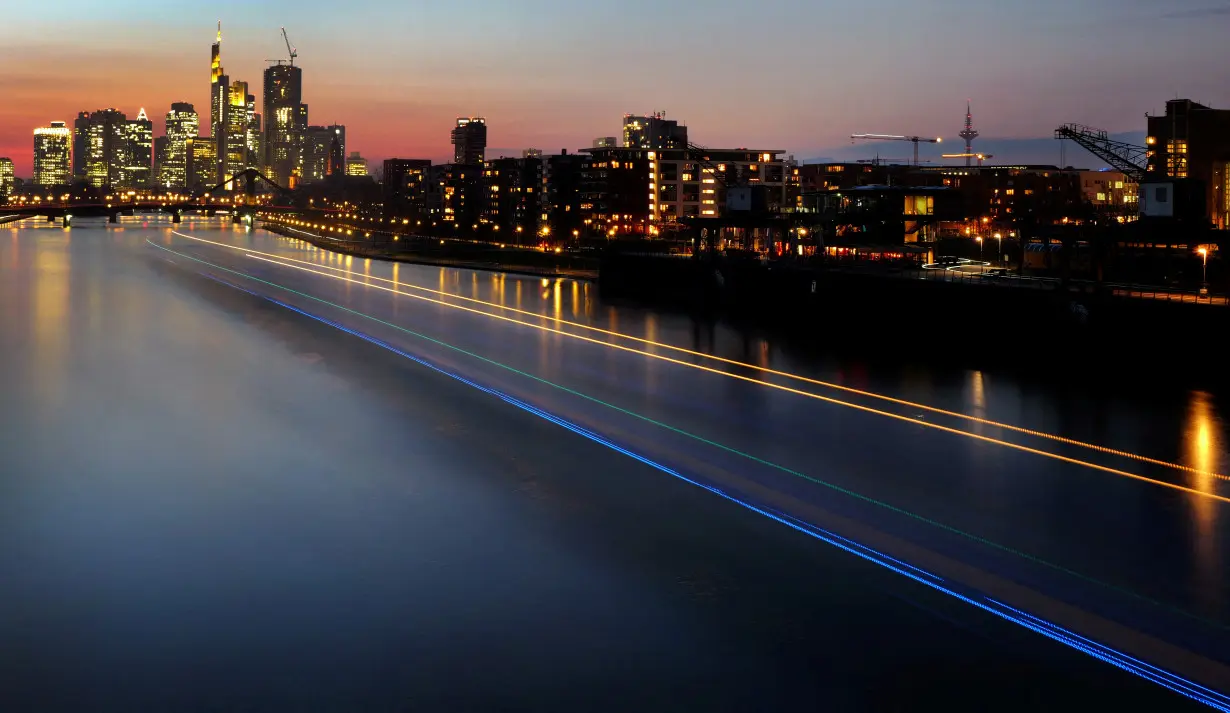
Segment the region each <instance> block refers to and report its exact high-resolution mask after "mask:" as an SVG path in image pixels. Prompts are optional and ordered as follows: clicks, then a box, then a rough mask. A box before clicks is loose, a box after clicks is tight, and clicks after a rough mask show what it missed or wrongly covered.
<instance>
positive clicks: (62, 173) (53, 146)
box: [34, 121, 72, 186]
mask: <svg viewBox="0 0 1230 713" xmlns="http://www.w3.org/2000/svg"><path fill="white" fill-rule="evenodd" d="M71 156H72V131H70V130H69V128H68V126H67V125H66V124H65V123H64V122H63V121H53V122H51V126H40V127H39V128H37V129H35V130H34V182H35V183H36V184H38V185H40V186H60V185H65V184H67V183H68V182H69V180H70V178H71V175H72V174H71V169H72V164H71V163H70V161H71Z"/></svg>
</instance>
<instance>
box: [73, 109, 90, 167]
mask: <svg viewBox="0 0 1230 713" xmlns="http://www.w3.org/2000/svg"><path fill="white" fill-rule="evenodd" d="M89 155H90V112H88V111H82V112H78V113H77V118H76V119H75V120H74V121H73V166H72V169H73V180H77V181H84V180H86V179H87V178H88V177H89V176H88V175H87V172H86V161H87V159H88V157H89Z"/></svg>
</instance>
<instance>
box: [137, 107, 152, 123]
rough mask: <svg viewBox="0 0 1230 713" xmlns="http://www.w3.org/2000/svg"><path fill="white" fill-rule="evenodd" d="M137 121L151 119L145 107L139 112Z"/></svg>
mask: <svg viewBox="0 0 1230 713" xmlns="http://www.w3.org/2000/svg"><path fill="white" fill-rule="evenodd" d="M137 121H149V117H148V116H146V115H145V107H141V111H139V112H138V113H137Z"/></svg>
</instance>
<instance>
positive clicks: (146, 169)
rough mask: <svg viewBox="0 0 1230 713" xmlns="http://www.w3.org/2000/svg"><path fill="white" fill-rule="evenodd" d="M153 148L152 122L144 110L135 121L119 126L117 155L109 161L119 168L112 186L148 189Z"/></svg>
mask: <svg viewBox="0 0 1230 713" xmlns="http://www.w3.org/2000/svg"><path fill="white" fill-rule="evenodd" d="M121 116H123V115H121ZM153 147H154V122H152V121H150V120H149V117H148V116H146V114H145V109H141V111H140V112H138V113H137V118H136V119H133V120H132V121H125V122H123V123H122V124H121V125H120V143H119V146H118V150H117V155H116V156H115V157H114V158H113V159H110V160H111V161H112V162H113V163H115V164H116V165H118V166H119V173H118V176H117V177H116V179H115V180H114V181H113V183H112V185H113V186H114V187H115V188H128V189H134V188H149V186H150V178H151V174H150V171H151V167H152V165H153V158H154V157H153Z"/></svg>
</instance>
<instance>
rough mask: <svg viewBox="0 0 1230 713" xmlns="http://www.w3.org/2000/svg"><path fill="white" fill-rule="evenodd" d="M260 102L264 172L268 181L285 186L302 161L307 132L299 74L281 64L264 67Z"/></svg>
mask: <svg viewBox="0 0 1230 713" xmlns="http://www.w3.org/2000/svg"><path fill="white" fill-rule="evenodd" d="M264 99H265V103H264V106H263V107H262V109H263V111H264V117H265V119H264V121H265V141H264V159H263V163H264V169H265V172H266V175H268V176H269V177H270V178H272V179H273V180H275V181H278V182H279V183H281V184H282V185H284V186H289V185H290V184H291V182H292V180H291V179H292V176H295V175H296V173H297V172H298V169H299V166H300V163H301V161H302V154H303V139H304V134H305V133H306V132H307V106H306V105H305V104H303V70H302V69H300V68H299V67H296V66H294V65H291V64H281V63H279V64H276V65H273V66H270V67H267V68H266V69H265V86H264Z"/></svg>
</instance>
